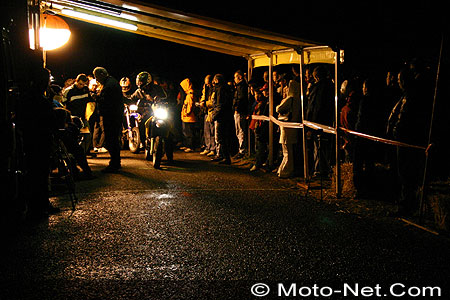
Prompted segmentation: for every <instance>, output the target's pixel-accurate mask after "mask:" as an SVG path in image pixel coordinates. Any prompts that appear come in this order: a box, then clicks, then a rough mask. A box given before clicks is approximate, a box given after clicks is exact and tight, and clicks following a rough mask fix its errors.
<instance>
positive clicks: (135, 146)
mask: <svg viewBox="0 0 450 300" xmlns="http://www.w3.org/2000/svg"><path fill="white" fill-rule="evenodd" d="M140 145H141V139H140V134H139V127H133V128H132V129H131V137H129V139H128V147H129V148H130V151H131V153H139V146H140Z"/></svg>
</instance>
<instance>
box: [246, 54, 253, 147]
mask: <svg viewBox="0 0 450 300" xmlns="http://www.w3.org/2000/svg"><path fill="white" fill-rule="evenodd" d="M252 73H253V59H252V58H251V57H248V58H247V84H248V83H249V82H250V80H251V79H252ZM250 94H251V91H250V85H248V99H249V100H250ZM252 114H253V111H249V115H250V116H251V115H252ZM250 121H251V119H250V120H248V124H247V125H248V126H247V135H248V138H247V148H248V149H247V151H248V152H247V153H248V155H251V154H252V130H251V129H250V126H249V125H250Z"/></svg>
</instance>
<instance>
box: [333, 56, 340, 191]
mask: <svg viewBox="0 0 450 300" xmlns="http://www.w3.org/2000/svg"><path fill="white" fill-rule="evenodd" d="M339 62H340V50H339V49H337V50H336V60H335V62H334V110H335V111H334V112H335V131H336V134H335V137H336V141H335V142H336V174H335V176H336V180H335V181H336V198H340V197H341V162H340V157H339V110H338V95H339V94H338V92H339V86H338V66H339Z"/></svg>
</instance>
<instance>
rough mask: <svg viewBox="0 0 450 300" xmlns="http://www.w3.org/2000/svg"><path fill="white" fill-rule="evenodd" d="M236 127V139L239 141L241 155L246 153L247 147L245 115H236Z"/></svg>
mask: <svg viewBox="0 0 450 300" xmlns="http://www.w3.org/2000/svg"><path fill="white" fill-rule="evenodd" d="M234 126H235V128H236V137H237V138H238V141H239V153H241V154H243V153H245V149H246V147H247V135H246V134H245V132H246V130H247V120H246V116H245V115H241V114H239V113H237V112H235V113H234Z"/></svg>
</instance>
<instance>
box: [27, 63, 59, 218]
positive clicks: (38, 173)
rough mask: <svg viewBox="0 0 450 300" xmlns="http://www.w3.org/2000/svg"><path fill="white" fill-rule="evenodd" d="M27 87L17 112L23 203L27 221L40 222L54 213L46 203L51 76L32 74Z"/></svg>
mask: <svg viewBox="0 0 450 300" xmlns="http://www.w3.org/2000/svg"><path fill="white" fill-rule="evenodd" d="M30 77H31V78H30V87H29V90H28V94H27V95H26V96H27V97H25V98H24V101H23V104H24V105H23V106H22V110H21V111H19V112H18V120H19V121H18V124H19V125H20V127H21V130H22V131H23V147H24V153H25V165H26V167H27V169H26V170H27V172H25V177H24V180H25V186H26V187H27V188H26V189H25V197H26V198H25V199H26V201H27V202H26V204H27V216H26V217H27V218H28V219H30V220H33V221H35V220H39V219H42V218H45V217H47V216H48V214H52V213H56V212H58V211H59V209H57V208H54V207H53V206H52V205H51V203H50V201H49V193H48V176H49V172H50V152H51V144H52V133H53V132H54V124H55V121H54V120H55V119H54V114H53V109H52V104H51V101H50V100H49V99H47V98H46V97H45V96H44V92H45V91H46V90H47V88H48V86H49V83H50V72H49V71H48V70H47V69H44V68H42V67H39V68H36V69H33V70H31V72H30Z"/></svg>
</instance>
